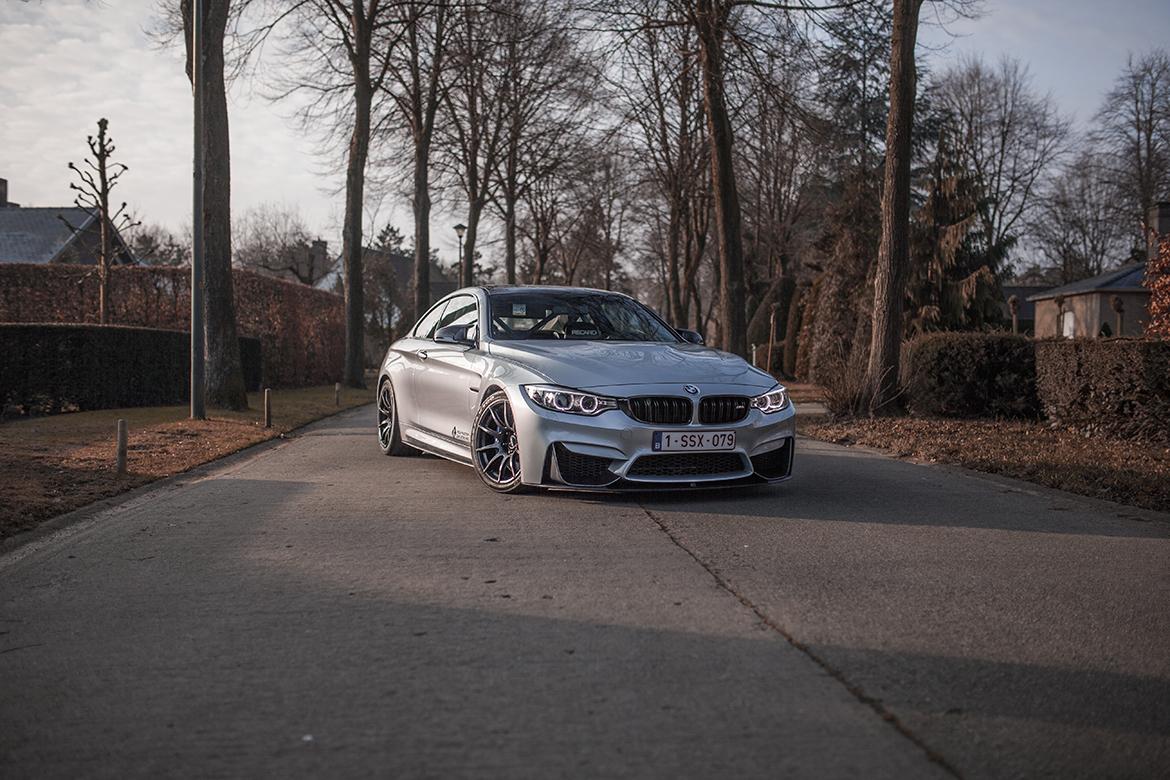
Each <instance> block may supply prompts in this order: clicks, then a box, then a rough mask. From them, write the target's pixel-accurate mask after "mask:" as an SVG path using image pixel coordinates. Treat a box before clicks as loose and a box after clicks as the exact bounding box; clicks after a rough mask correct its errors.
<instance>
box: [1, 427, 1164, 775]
mask: <svg viewBox="0 0 1170 780" xmlns="http://www.w3.org/2000/svg"><path fill="white" fill-rule="evenodd" d="M372 425H373V413H372V410H371V409H370V408H366V409H361V410H356V411H354V412H349V413H346V414H343V415H340V416H338V417H335V418H333V419H332V420H329V421H326V422H324V423H321V424H318V425H316V426H314V427H312V428H310V429H308V430H306V431H305V432H303V434H302V435H300V436H299V437H297V438H295V439H293V440H292V441H290V442H287V443H285V444H282V445H280V446H277V447H273V448H268V449H265V450H262V451H260V452H259V453H254V454H251V455H247V456H245V457H242V458H236V459H233V460H231V461H228V462H226V463H224V464H221V465H219V466H215V467H212V468H209V469H206V470H203V471H200V472H198V473H197V474H196V475H193V476H191V477H188V478H187V479H185V480H184V481H183V482H181V483H172V484H170V485H167V486H165V487H162V488H159V489H156V490H153V491H150V492H148V493H144V494H141V495H139V496H137V497H136V498H134V499H132V500H130V501H129V502H127V503H125V504H123V505H121V506H120V507H118V508H116V509H114V510H109V511H106V512H104V513H101V514H99V515H96V516H94V517H93V518H91V519H88V520H85V521H82V522H79V523H77V524H74V525H72V526H70V527H68V528H67V529H66V530H64V531H63V532H60V533H58V534H56V535H54V536H51V537H48V538H46V539H44V540H42V541H39V542H34V543H31V544H29V545H26V546H24V547H22V548H19V549H17V550H16V551H15V552H11V553H9V554H7V555H5V556H3V557H0V775H3V776H4V777H25V776H28V777H34V776H35V777H76V776H79V775H92V776H109V777H125V776H150V777H156V776H201V777H202V776H273V777H287V776H357V777H361V776H374V777H387V776H435V777H450V776H476V777H484V776H506V777H556V776H631V777H648V776H657V777H724V776H752V777H760V776H766V777H786V776H808V777H835V776H865V777H898V778H905V777H940V776H941V777H945V776H947V775H953V774H961V775H963V776H969V777H1002V776H1019V775H1036V774H1051V775H1054V776H1061V777H1067V776H1076V775H1084V776H1090V775H1093V776H1100V775H1130V776H1133V775H1137V776H1141V775H1147V776H1156V775H1163V776H1164V775H1166V773H1167V772H1170V737H1168V732H1170V609H1168V608H1167V605H1168V604H1170V518H1167V517H1166V516H1157V515H1154V514H1152V513H1149V512H1140V511H1138V510H1128V509H1124V508H1121V507H1117V506H1115V505H1108V504H1104V503H1100V502H1092V501H1088V500H1082V499H1077V498H1074V497H1071V496H1068V495H1065V494H1060V493H1056V492H1052V491H1046V490H1041V489H1033V488H1030V487H1028V486H1025V485H1022V484H1021V483H1014V482H1008V481H1005V480H992V479H989V478H983V477H978V476H973V475H970V474H968V473H962V472H957V471H952V470H948V469H943V468H936V467H925V466H917V465H913V464H909V463H903V462H898V461H894V460H890V459H887V458H884V457H882V456H878V455H873V454H869V453H864V452H860V451H856V450H846V449H842V448H838V447H833V446H830V445H822V444H816V443H811V442H802V446H801V447H800V450H799V453H798V454H799V458H800V460H799V463H798V475H797V477H796V479H795V480H793V481H792V482H790V483H788V484H787V485H785V486H781V487H779V488H764V489H759V490H753V491H750V492H747V493H734V494H733V493H723V492H719V493H704V494H688V495H679V496H669V497H663V496H649V497H620V498H608V497H602V498H590V497H580V496H572V495H568V494H538V495H534V496H521V497H503V496H498V495H495V494H492V493H490V492H488V491H487V490H486V489H484V488H483V487H481V486H480V484H479V483H478V480H477V479H476V478H475V476H474V474H473V473H472V472H471V471H470V470H468V469H465V468H464V467H460V466H456V465H453V464H449V463H446V462H444V461H441V460H437V459H433V458H411V459H388V458H385V457H383V456H381V455H380V454H379V453H378V452H377V449H376V447H375V443H374V440H373V434H372V432H371V431H372Z"/></svg>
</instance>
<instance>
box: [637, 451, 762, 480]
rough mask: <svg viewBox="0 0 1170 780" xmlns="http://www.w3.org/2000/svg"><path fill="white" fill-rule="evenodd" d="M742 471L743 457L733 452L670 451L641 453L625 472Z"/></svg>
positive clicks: (649, 474)
mask: <svg viewBox="0 0 1170 780" xmlns="http://www.w3.org/2000/svg"><path fill="white" fill-rule="evenodd" d="M737 471H743V459H742V458H741V457H740V456H739V455H737V454H735V453H734V452H677V453H675V452H672V453H669V454H666V455H643V456H642V457H640V458H638V459H637V460H636V461H634V465H633V466H631V467H630V470H629V471H628V472H626V476H628V477H699V476H710V475H712V474H732V473H735V472H737Z"/></svg>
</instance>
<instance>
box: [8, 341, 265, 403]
mask: <svg viewBox="0 0 1170 780" xmlns="http://www.w3.org/2000/svg"><path fill="white" fill-rule="evenodd" d="M240 353H241V358H242V360H243V361H244V379H245V383H246V385H247V387H248V389H249V390H256V389H259V387H260V382H261V375H260V374H261V365H262V361H261V347H260V342H259V340H258V339H254V338H241V339H240ZM190 356H191V337H190V336H189V335H188V334H186V333H183V332H181V331H174V330H158V329H154V328H128V327H122V326H118V325H55V324H44V323H37V324H8V323H4V324H0V406H2V407H3V408H10V407H16V408H17V409H18V410H19V411H21V412H23V413H29V412H39V413H56V412H62V411H74V410H77V411H85V410H88V409H114V408H121V407H129V406H160V405H167V404H180V403H184V402H186V401H187V400H188V397H189V396H188V387H189V383H190V371H191V357H190Z"/></svg>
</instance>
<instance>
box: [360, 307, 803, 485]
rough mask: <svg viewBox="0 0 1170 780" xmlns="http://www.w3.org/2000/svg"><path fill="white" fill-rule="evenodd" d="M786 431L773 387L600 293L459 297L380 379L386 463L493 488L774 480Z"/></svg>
mask: <svg viewBox="0 0 1170 780" xmlns="http://www.w3.org/2000/svg"><path fill="white" fill-rule="evenodd" d="M795 430H796V423H795V412H794V410H793V408H792V404H791V403H790V402H789V399H788V394H787V393H786V392H785V390H784V388H783V387H782V386H780V385H779V384H777V383H776V380H775V379H773V378H772V377H771V376H769V375H768V374H766V373H764V372H763V371H760V370H759V369H757V368H754V367H752V366H751V365H749V364H748V363H747V362H745V361H744V360H742V359H741V358H739V357H736V356H735V355H731V354H728V353H726V352H721V351H719V350H716V349H711V348H710V347H705V346H703V344H702V338H701V337H700V336H699V334H698V333H696V332H694V331H687V330H676V329H675V328H672V327H670V326H669V325H667V324H666V323H665V322H664V321H663V320H662V319H661V318H659V317H658V315H656V314H655V313H654V312H653V311H651V310H650V309H649V308H647V307H646V306H644V305H642V304H641V303H639V302H638V301H636V300H634V299H633V298H630V297H628V296H625V295H619V294H617V293H612V292H605V291H601V290H588V289H581V288H575V287H487V288H484V287H474V288H467V289H463V290H458V291H456V292H454V293H452V294H450V295H448V296H447V297H446V298H444V299H443V300H441V301H439V302H438V303H436V304H435V305H434V306H432V307H431V308H430V310H429V311H427V313H426V314H424V315H423V317H422V319H420V320H419V321H418V323H417V324H416V325H415V326H414V328H412V329H411V331H410V334H409V335H408V336H406V337H405V338H402V339H399V340H398V341H396V342H394V343H393V344H392V345H391V346H390V349H389V350H388V351H387V353H386V359H385V360H383V361H382V366H381V370H380V372H379V375H378V442H379V444H380V446H381V448H382V451H383V452H385V453H386V454H388V455H406V454H410V453H412V452H415V451H417V450H423V451H425V452H429V453H432V454H435V455H439V456H441V457H444V458H448V459H450V460H454V461H457V462H459V463H464V464H467V465H469V466H472V467H473V468H474V469H475V471H476V473H477V474H479V476H480V478H481V479H482V480H483V481H484V482H485V483H486V484H487V485H488V487H490V488H492V489H493V490H498V491H501V492H516V491H520V490H523V489H525V488H529V487H549V488H570V489H574V490H620V489H626V490H630V489H634V490H647V489H656V488H697V487H709V486H717V485H730V484H752V483H759V482H779V481H781V480H784V479H787V478H788V477H789V476H790V475H791V473H792V457H793V444H794V437H795Z"/></svg>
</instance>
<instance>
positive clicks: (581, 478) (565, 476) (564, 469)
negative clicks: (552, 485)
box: [555, 443, 616, 485]
mask: <svg viewBox="0 0 1170 780" xmlns="http://www.w3.org/2000/svg"><path fill="white" fill-rule="evenodd" d="M555 450H556V456H557V470H558V471H560V475H561V479H562V480H563V481H564V482H565V483H567V484H569V485H608V484H609V483H610V482H613V481H614V479H616V477H614V475H613V473H612V472H611V471H610V470H609V466H610V464H611V463H613V461H612V460H610V459H609V458H599V457H597V456H596V455H582V454H580V453H578V452H573V451H572V450H570V449H569V448H568V447H566V446H564V445H563V444H560V443H558V444H556V445H555Z"/></svg>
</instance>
